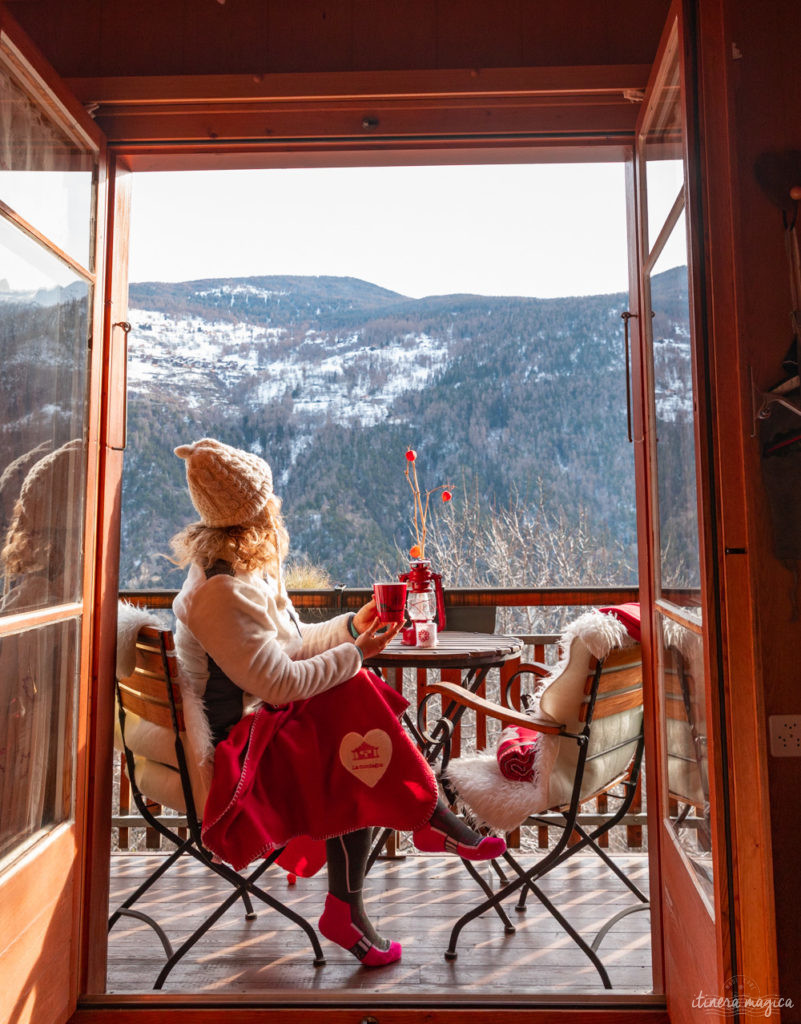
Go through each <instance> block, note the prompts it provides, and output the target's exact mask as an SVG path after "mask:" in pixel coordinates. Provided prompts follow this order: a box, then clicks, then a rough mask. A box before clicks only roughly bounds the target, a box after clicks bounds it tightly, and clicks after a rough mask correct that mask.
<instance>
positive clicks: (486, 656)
mask: <svg viewBox="0 0 801 1024" xmlns="http://www.w3.org/2000/svg"><path fill="white" fill-rule="evenodd" d="M437 639H438V641H439V642H438V644H437V646H436V647H407V646H406V645H404V644H403V643H401V639H400V636H396V637H395V638H394V639H393V640H390V642H389V644H387V646H386V647H385V648H384V650H383V651H381V653H380V654H377V655H376V656H375V657H374V658H369V659H368V660H367V661H365V665H367V666H368V668H369V667H380V668H468V669H469V668H478V667H481V666H487V667H491V666H493V665H502V664H503V663H504V662H505V661H508V660H509V659H510V658H514V657H516V656H517V655H518V654H519V653H520V651H521V650H522V647H523V641H522V640H520V639H519V637H516V636H503V635H502V634H498V633H463V632H459V631H457V630H450V629H445V630H443V631H442V632H441V633H440V634H439V636H438V638H437Z"/></svg>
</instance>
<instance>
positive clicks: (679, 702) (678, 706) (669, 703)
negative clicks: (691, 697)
mask: <svg viewBox="0 0 801 1024" xmlns="http://www.w3.org/2000/svg"><path fill="white" fill-rule="evenodd" d="M665 715H666V717H667V718H669V719H670V720H671V721H672V722H685V723H689V721H690V720H689V718H688V717H687V706H686V704H685V703H684V698H683V697H681V696H679V695H674V694H671V693H667V694H665Z"/></svg>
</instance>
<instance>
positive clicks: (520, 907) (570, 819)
mask: <svg viewBox="0 0 801 1024" xmlns="http://www.w3.org/2000/svg"><path fill="white" fill-rule="evenodd" d="M594 660H595V662H596V664H595V667H594V670H592V677H591V682H590V683H589V686H588V688H587V690H585V694H586V696H585V705H584V706H585V709H586V713H585V719H584V726H583V728H582V729H581V731H577V732H570V731H569V730H568V729H567V727H566V726H565V725H564V724H563V723H559V722H556V721H555V720H554V719H552V718H550V717H549V716H547V715H544V714H543V713H539V714H538V715H529V714H524V713H523V712H518V711H515V710H514V709H513V708H510V707H503V706H502V705H499V704H495V703H493V702H492V701H488V700H486V699H484V698H480V697H478V698H477V697H474V696H473V695H472V694H467V693H465V692H464V691H462V690H460V688H459V687H458V686H455V685H454V684H452V683H441V682H439V683H432V684H430V685H429V686H428V687H427V688H426V699H427V698H428V697H429V696H432V695H433V694H435V693H439V694H440V695H442V696H444V697H447V698H448V699H449V700H453V701H457V702H458V703H460V704H461V705H463V706H464V708H468V707H471V708H473V709H474V710H481V711H482V712H484V713H485V714H487V715H489V716H491V717H493V718H495V719H497V720H499V721H500V722H502V723H504V724H506V725H519V726H524V727H526V728H528V729H534V730H536V731H538V732H542V733H548V734H551V735H557V736H558V737H559V739H560V741H564V742H571V741H572V742H574V743H576V745H577V748H578V758H577V762H576V769H575V775H574V780H573V788H572V793H571V797H570V801H569V803H568V804H567V805H563V806H561V807H552V808H547V812H548V813H549V814H551V815H552V814H553V813H558V814H560V815H561V816H562V818H563V820H562V822H557V823H554V821H553V820H552V819H551V820H548V821H547V822H545V821H544V820H542V819H539V818H538V817H537V815H536V814H532V815H531V816H530V817H529V818H528V819H527V820H526V821H525V822H524V823H523V824H524V825H536V824H547V825H549V826H553V825H555V827H558V828H561V829H562V831H561V834H560V835H559V838H558V839H557V841H556V843H555V844H554V846H553V847H552V848H551V849H550V850H549V851H548V852H547V853H546V854H545V855H544V856H543V857H542V858H540V860H538V861H537V862H536V863H535V864H533V865H532V866H531V867H529V868H524V867H523V865H522V864H520V862H519V861H518V860H517V858H516V857H514V856H513V855H512V854H511V853H510V852H509V851H508V850H507V851H506V853H504V854H503V860H504V861H505V862H506V864H507V865H508V866H509V867H510V868H511V869H512V871H513V872H514V877H513V878H511V879H509V878H508V877H507V875H506V873H505V872H504V870H503V868H502V866H501V865H500V864H499V863H498V862H497V861H493V868H494V869H495V872H496V874H497V875H498V877H499V879H500V881H501V888H500V889H498V890H497V891H496V892H493V891H492V889H491V888H490V886H489V885H488V883H487V882H486V880H485V879H484V878H482V877H481V875H480V874H479V872H478V871H477V870H476V868H475V866H474V865H473V864H471V863H470V862H469V861H466V860H463V861H462V863H463V864H464V866H465V868H466V869H467V871H468V872H469V873H470V875H471V876H472V877H473V879H474V880H475V881H476V883H477V884H478V885H479V886H480V888H481V889H482V891H483V892H484V894H485V899H484V900H483V901H482V902H481V903H479V904H478V905H476V906H475V907H473V908H472V909H471V910H469V911H467V912H466V913H464V914H463V915H462V916H461V917H460V918H459V919H458V921H457V922H456V923H455V924H454V926H453V929H452V931H451V935H450V941H449V944H448V948H447V950H446V952H445V959H446V960H455V959H456V957H457V951H456V946H457V942H458V939H459V935H460V933H461V931H462V929H463V928H464V927H465V925H467V924H469V922H470V921H473V920H475V918H477V917H480V916H481V915H482V914H484V913H485V912H486V911H487V910H489V909H493V910H495V912H496V913H497V914H498V915H499V917H500V918H501V920H502V921H503V922H504V927H505V930H506V932H507V933H510V934H511V933H513V932H514V931H515V927H514V925H513V924H512V923H511V922H510V921H509V919H508V917H507V916H506V913H505V911H504V910H503V906H502V904H503V903H504V902H505V901H506V900H507V899H508V898H509V897H510V896H512V895H513V894H514V893H516V892H518V891H519V896H518V902H517V905H516V907H515V909H516V910H517V911H518V912H521V913H522V912H524V911H525V909H526V897H527V894H528V892H532V893H534V895H535V896H536V897H537V899H538V900H539V901H540V903H541V904H542V905H543V906H544V907H545V908H546V909H547V910H548V911H549V912H550V913H551V914H552V915H553V917H554V918H555V920H556V921H557V922H558V923H559V924H560V925H561V927H562V928H563V929H564V930H565V931H566V932H567V934H568V935H569V936H570V937H571V938H572V939H573V941H574V942H575V943H576V945H577V946H578V947H579V948H580V949H581V950H582V951H583V952H584V953H585V954H586V956H587V957H588V959H589V960H590V961H591V962H592V964H593V966H594V967H595V969H596V970H597V971H598V974H599V975H600V978H601V980H602V982H603V985H604V987H605V988H607V989H609V988H612V983H611V981H610V979H609V974H608V972H607V970H606V968H605V967H604V965H603V963H602V961H601V959H600V957H599V956H598V953H597V950H598V948H599V946H600V944H601V942H602V941H603V939H604V937H605V936H606V934H607V933H608V932H609V930H610V928H612V927H613V926H614V925H615V924H616V923H617V922H618V921H620V920H621V919H622V918H624V917H626V916H628V915H629V914H632V913H635V912H636V911H639V910H648V909H649V908H650V903H649V899H648V897H647V896H646V895H645V894H644V893H643V892H642V891H641V890H640V889H639V887H638V886H637V885H636V884H635V883H634V882H632V880H631V879H630V878H628V877H627V876H626V874H625V872H623V870H622V869H621V868H620V867H619V865H617V864H615V862H614V861H613V860H612V859H611V857H609V855H608V854H607V853H606V851H605V850H604V849H603V848H602V847H601V846H600V845H599V843H598V840H599V839H600V838H601V837H602V836H603V835H605V834H606V833H607V832H608V831H609V830H610V829H612V828H614V827H615V825H617V824H619V823H620V822H621V821H622V820H623V818H624V817H625V815H626V814H627V813H628V811H629V810H630V808H631V805H632V802H633V800H634V796H635V794H636V791H637V783H638V780H639V774H640V769H641V765H642V758H643V751H644V737H643V729H642V724H641V725H640V729H639V736H638V737H636V738H632V737H628V738H627V739H626V740H625V741H624V743H622V744H620V745H619V747H620V748H622V747H623V746H630V745H631V744H632V743H634V750H633V754H632V757H631V760H630V762H629V766H628V769H627V770H626V772H625V773H623V774H622V775H619V776H617V777H616V778H615V779H614V780H611V781H610V783H609V784H608V786H604V788H603V789H602V790H600V791H599V792H598V793H593V794H589V795H585V796H584V797H583V798H582V796H581V792H582V784H583V780H584V773H585V767H586V764H587V759H588V747H589V743H590V737H591V731H592V721H593V712H594V710H595V706H596V701H597V699H598V695H599V688H600V684H601V677H602V673H603V669H604V661H605V659H594ZM525 673H533V674H535V675H538V676H542V675H543V674H544V671H543V669H542V667H541V666H534V665H532V666H526V667H525V668H522V669H520V670H519V671H518V672H516V673H515V675H514V676H512V678H511V679H510V680H509V681H508V683H507V694H508V692H509V690H510V688H511V685H512V683H513V682H515V681H516V680H517V679H518V677H519V676H520V675H522V674H525ZM448 739H449V737H448ZM448 739H446V740H445V743H444V750H443V760H442V764H441V768H440V772H441V773H442V772H444V770H445V768H446V767H447V764H448V761H449V753H450V751H449V743H448ZM611 749H613V748H606V749H604V750H603V751H600V752H598V753H597V754H595V755H593V756H595V757H597V756H601V754H603V753H608V752H609V751H610V750H611ZM442 782H443V789H444V790H445V793H446V796H447V797H448V799H449V800H450V802H451V803H452V804H456V803H457V802H458V800H459V798H458V794H457V793H456V792H455V791H454V790H453V789H452V788H451V787H450V786H449V785H448V783H447V781H446V780H445V779H443V780H442ZM621 786H622V789H623V792H622V795H621V794H618V793H614V792H611V790H613V789H616V788H618V787H621ZM601 792H603V793H605V794H607V796H609V797H610V798H612V799H618V800H620V806H619V807H618V809H617V810H616V811H615V812H614V813H613V814H612V815H610V817H609V818H608V819H607V820H605V821H603V822H601V823H600V824H598V825H597V826H596V827H595V828H593V829H592V830H590V831H588V830H586V829H584V828H583V827H582V826H581V825H580V824H579V823H578V820H577V819H578V815H579V811H580V808H581V804H582V802H585V801H586V800H588V799H591V798H592V797H593V796H597V795H600V793H601ZM543 813H545V810H543ZM576 835H578V836H579V839H578V841H576V842H574V843H573V844H572V845H568V844H569V843H570V840H571V838H573V837H575V836H576ZM583 849H590V850H592V851H593V852H594V853H595V854H597V855H598V857H600V859H601V860H602V861H603V863H604V864H605V865H606V866H607V867H608V868H610V869H611V870H612V872H613V873H614V874H615V875H616V876H617V877H618V878H619V879H620V880H621V881H622V882H623V883H624V884H625V885H626V886H627V887H628V888H629V889H630V890H631V892H632V893H633V894H634V895H635V896H636V897H637V899H638V900H639V902H638V903H636V904H634V905H633V906H631V907H627V908H625V909H624V910H622V911H620V912H618V913H617V914H615V915H614V916H613V917H611V918H610V919H609V920H607V921H606V922H605V923H604V925H603V926H602V927H601V928H600V929H599V930H598V932H597V933H596V935H595V937H594V938H593V940H592V941H591V942H587V941H586V940H585V939H584V938H583V936H582V935H581V934H580V933H579V932H578V931H577V930H576V929H575V928H574V927H573V925H571V924H570V922H569V921H568V920H567V919H566V918H565V916H564V915H563V914H562V913H561V912H560V910H559V909H558V907H556V906H555V904H554V903H553V902H552V901H551V900H550V899H549V898H548V897H547V896H546V895H545V893H544V892H543V891H542V889H541V888H540V887H539V885H537V882H538V881H540V880H541V879H542V878H543V877H544V876H545V875H547V874H548V873H549V872H550V871H552V870H553V869H554V868H556V867H558V866H559V865H561V864H563V863H564V862H565V861H566V860H568V858H570V857H572V856H574V855H575V854H577V853H578V852H580V851H581V850H583Z"/></svg>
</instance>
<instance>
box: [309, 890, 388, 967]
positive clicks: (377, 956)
mask: <svg viewBox="0 0 801 1024" xmlns="http://www.w3.org/2000/svg"><path fill="white" fill-rule="evenodd" d="M318 927H319V929H320V933H321V934H322V935H324V936H325V937H326V938H327V939H329V940H330V941H331V942H336V944H337V945H338V946H342V947H343V949H347V950H348V951H349V952H350V953H353V955H354V956H355V957H356V959H357V960H361V962H362V963H363V964H364V966H365V967H383V966H384V965H385V964H391V963H394V962H395V961H396V960H400V958H401V944H400V943H399V942H390V944H389V949H379V948H378V946H375V945H374V944H373V943H372V942H371V941H370V940H369V939H368V938H367V936H366V935H365V934H364V932H363V931H362V929H361V928H359V927H358V926H357V925H355V924H354V923H353V921H352V919H351V907H350V904H349V903H346V902H345V900H340V899H338V898H337V897H336V896H334V895H333V894H332V893H330V892H329V893H328V895H327V896H326V898H325V908H324V910H323V913H322V917H321V918H320V920H319V922H318Z"/></svg>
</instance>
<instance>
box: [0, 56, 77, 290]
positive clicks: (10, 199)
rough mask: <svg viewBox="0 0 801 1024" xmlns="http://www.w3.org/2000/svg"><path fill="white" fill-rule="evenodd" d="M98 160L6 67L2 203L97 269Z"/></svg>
mask: <svg viewBox="0 0 801 1024" xmlns="http://www.w3.org/2000/svg"><path fill="white" fill-rule="evenodd" d="M94 167H95V157H94V155H93V154H92V153H89V152H87V151H86V149H85V148H84V147H82V146H79V145H77V144H76V143H75V142H74V141H73V140H72V139H71V138H70V137H69V136H68V134H67V133H66V132H65V131H64V130H63V129H62V128H61V127H60V126H59V125H57V124H56V123H55V122H54V121H53V120H52V119H51V118H50V117H49V116H48V114H47V113H45V112H44V111H43V110H41V109H40V107H38V106H37V104H36V103H35V102H34V101H33V99H32V98H31V97H30V96H29V95H28V94H27V92H26V90H25V88H24V86H23V85H22V84H21V83H19V82H17V81H15V80H14V79H13V78H12V77H11V76H10V75H9V74H8V72H7V71H6V70H5V69H3V68H1V67H0V200H2V202H4V203H5V204H6V205H7V206H9V207H10V208H11V209H12V210H14V211H15V212H16V213H18V214H19V215H20V217H22V218H24V220H26V221H27V222H28V223H29V224H31V225H32V226H33V227H35V228H36V230H37V231H40V232H41V233H42V234H43V235H45V236H46V237H47V238H48V239H49V240H50V241H51V242H53V243H54V244H55V245H56V246H57V247H58V248H59V249H62V250H63V251H64V252H66V253H68V254H69V255H70V256H71V257H72V258H73V259H75V260H77V261H78V263H80V264H81V266H83V267H86V268H87V269H88V270H92V269H93V267H92V238H93V219H92V210H93V205H94V204H93V199H94Z"/></svg>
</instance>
